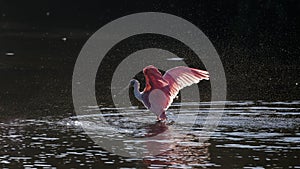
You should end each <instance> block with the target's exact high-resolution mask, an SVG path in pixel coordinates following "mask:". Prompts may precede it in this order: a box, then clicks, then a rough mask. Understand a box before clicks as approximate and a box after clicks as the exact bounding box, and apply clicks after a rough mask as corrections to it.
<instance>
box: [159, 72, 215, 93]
mask: <svg viewBox="0 0 300 169" xmlns="http://www.w3.org/2000/svg"><path fill="white" fill-rule="evenodd" d="M163 79H164V80H166V81H167V82H168V83H169V90H170V91H169V92H170V95H171V98H172V99H174V98H175V97H176V95H177V94H178V92H179V90H181V89H182V88H184V87H187V86H190V85H192V84H194V83H198V82H199V81H200V80H202V79H205V80H208V79H209V75H208V72H207V71H204V70H199V69H194V68H189V67H184V66H179V67H175V68H172V69H170V70H168V71H167V72H166V73H165V74H164V76H163Z"/></svg>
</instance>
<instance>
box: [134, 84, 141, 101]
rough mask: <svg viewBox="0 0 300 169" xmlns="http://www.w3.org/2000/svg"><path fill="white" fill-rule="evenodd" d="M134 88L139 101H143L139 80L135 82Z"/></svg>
mask: <svg viewBox="0 0 300 169" xmlns="http://www.w3.org/2000/svg"><path fill="white" fill-rule="evenodd" d="M133 88H134V90H133V92H134V96H135V97H136V98H137V99H138V100H139V101H142V93H141V92H140V84H139V83H138V82H136V83H134V85H133Z"/></svg>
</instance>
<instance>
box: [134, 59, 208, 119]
mask: <svg viewBox="0 0 300 169" xmlns="http://www.w3.org/2000/svg"><path fill="white" fill-rule="evenodd" d="M143 73H144V75H145V78H146V87H145V89H144V91H143V92H141V93H140V92H139V90H138V85H134V89H135V96H136V97H137V98H138V99H139V100H140V101H142V102H143V103H144V105H145V106H146V107H147V108H148V109H150V111H152V112H154V113H155V114H156V115H157V117H158V119H159V120H164V119H166V116H165V111H166V110H167V109H168V107H169V106H170V105H171V103H172V102H173V99H174V98H175V97H176V95H177V94H178V92H179V90H181V89H182V88H184V87H186V86H190V85H192V84H194V83H198V82H199V81H200V80H202V79H205V80H208V79H209V75H208V72H207V71H204V70H199V69H194V68H189V67H184V66H179V67H175V68H172V69H170V70H168V71H166V73H165V74H164V75H163V76H162V74H161V73H160V72H159V70H158V69H157V68H156V67H154V66H152V65H150V66H147V67H145V68H144V70H143ZM134 82H136V83H138V82H137V81H135V80H134Z"/></svg>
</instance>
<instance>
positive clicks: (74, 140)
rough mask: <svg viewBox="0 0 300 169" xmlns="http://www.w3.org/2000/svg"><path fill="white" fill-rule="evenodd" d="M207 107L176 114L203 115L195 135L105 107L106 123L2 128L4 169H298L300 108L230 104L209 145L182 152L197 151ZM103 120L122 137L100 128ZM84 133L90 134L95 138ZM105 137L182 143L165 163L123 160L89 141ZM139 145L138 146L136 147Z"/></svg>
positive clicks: (135, 112) (57, 121)
mask: <svg viewBox="0 0 300 169" xmlns="http://www.w3.org/2000/svg"><path fill="white" fill-rule="evenodd" d="M209 104H210V103H206V102H203V103H181V104H175V105H173V106H172V107H171V108H170V112H172V113H173V115H172V117H171V118H173V119H176V117H177V115H178V108H179V107H182V110H181V114H184V115H186V116H190V115H193V114H195V113H197V114H198V120H197V122H196V124H195V125H193V126H192V130H191V131H188V130H187V128H186V126H189V124H188V123H187V124H184V123H181V124H176V122H175V123H174V124H169V123H168V124H165V123H157V122H155V117H154V116H153V115H152V114H151V113H149V112H147V111H146V110H144V109H138V108H137V107H130V108H124V109H112V108H103V107H102V108H101V111H102V112H103V114H102V115H99V114H94V112H95V110H96V109H98V108H97V107H86V108H85V110H86V111H87V112H88V113H89V115H82V116H78V117H70V118H62V117H60V116H53V117H43V118H37V119H13V120H9V121H1V123H0V168H164V167H169V168H257V169H258V168H300V162H299V161H300V160H299V156H300V101H293V102H263V101H259V102H252V101H240V102H229V101H228V102H226V108H225V110H224V114H223V117H222V120H221V121H220V123H219V126H218V128H217V129H216V132H215V133H213V135H212V136H211V137H210V138H209V140H207V141H205V142H204V143H201V144H189V146H187V145H184V144H183V143H187V142H188V143H199V140H198V139H199V137H197V133H198V132H199V131H201V130H202V127H203V123H204V120H203V119H205V117H206V116H207V113H208V111H209ZM214 104H218V103H217V102H216V103H214ZM211 111H215V112H218V111H220V110H218V109H214V110H211ZM120 114H121V115H122V116H120ZM101 118H105V119H107V121H108V122H109V123H110V124H111V125H113V126H114V128H117V130H114V131H111V130H110V129H111V128H110V129H108V128H105V127H103V126H101V124H100V123H97V120H100V119H101ZM83 122H86V123H84V124H82V123H83ZM88 122H89V123H88ZM81 125H85V126H84V127H85V128H87V127H89V128H88V132H89V133H86V131H84V130H83V129H82V128H81ZM99 130H100V131H101V132H102V133H104V135H106V137H107V138H110V137H111V139H113V138H115V137H112V135H110V134H112V133H113V134H114V136H119V141H121V142H130V140H128V139H126V137H127V136H128V137H132V138H136V140H138V139H142V138H145V137H151V136H155V135H158V134H160V133H162V132H166V133H173V134H174V133H176V135H175V136H176V138H175V139H174V140H175V141H174V140H170V142H169V143H168V145H169V146H171V147H172V148H171V149H168V151H164V152H162V153H161V154H159V155H156V156H147V157H144V158H135V157H122V156H118V155H117V154H114V153H111V152H109V151H106V150H105V149H103V148H102V147H101V146H99V145H98V144H96V143H95V142H94V140H92V139H91V138H90V137H89V136H88V135H90V136H93V134H95V131H99ZM93 132H94V133H93ZM108 133H110V134H108ZM123 136H124V137H123ZM125 136H126V137H125ZM136 140H134V141H133V143H132V144H136V145H138V144H139V142H138V141H136ZM162 140H163V138H162Z"/></svg>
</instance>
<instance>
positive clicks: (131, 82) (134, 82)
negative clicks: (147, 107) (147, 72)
mask: <svg viewBox="0 0 300 169" xmlns="http://www.w3.org/2000/svg"><path fill="white" fill-rule="evenodd" d="M136 83H138V81H137V80H135V79H132V80H130V85H131V86H133V85H134V84H136Z"/></svg>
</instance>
